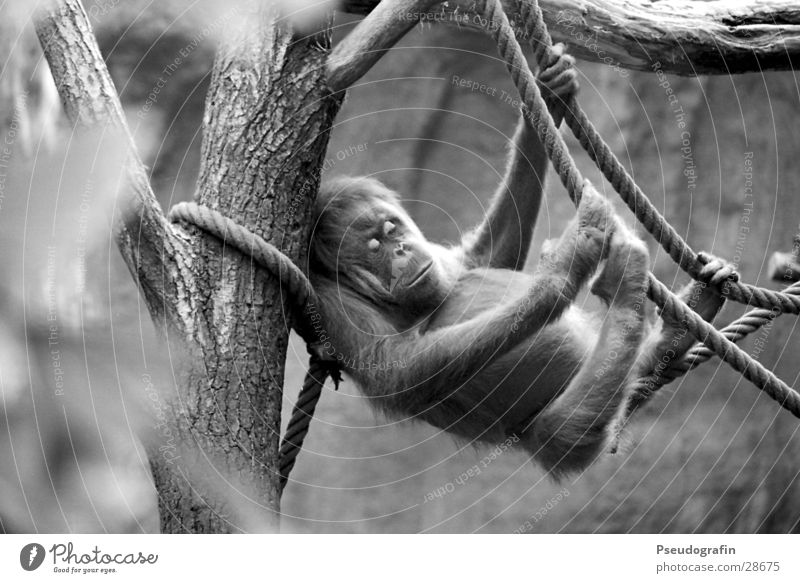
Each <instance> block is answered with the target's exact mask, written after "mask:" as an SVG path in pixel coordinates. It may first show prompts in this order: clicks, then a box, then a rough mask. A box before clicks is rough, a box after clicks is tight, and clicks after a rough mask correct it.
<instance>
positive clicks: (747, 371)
mask: <svg viewBox="0 0 800 583" xmlns="http://www.w3.org/2000/svg"><path fill="white" fill-rule="evenodd" d="M523 5H524V6H525V7H526V8H527V7H533V8H534V9H535V11H538V19H539V20H541V21H542V25H543V24H544V21H543V20H542V19H541V12H540V11H539V8H538V5H537V4H536V3H535V2H533V1H527V2H523ZM526 15H527V18H526V21H527V22H529V23H530V22H533V25H534V26H532V27H531V30H530V33H531V34H537V33H538V34H546V27H544V26H542V27H540V28H541V30H535V28H536V27H535V25H536V24H537V23H536V18H531V15H530V13H529V12H528V11H526ZM483 16H484V17H485V18H486V20H487V21H489V22H490V23H491V25H490V29H491V33H492V37H493V38H494V40H495V42H496V43H497V46H498V50H499V52H500V54H501V56H502V57H503V59H504V60H505V62H506V66H507V68H508V71H509V73H510V74H511V78H512V80H513V82H514V85H515V86H516V87H517V90H518V91H519V94H520V96H521V97H522V101H523V103H524V108H523V112H524V113H525V114H527V115H529V117H530V120H531V123H532V126H533V127H534V129H535V130H536V132H537V134H538V135H539V139H540V140H541V142H542V144H544V148H545V151H546V152H547V154H548V156H549V158H550V160H551V162H552V164H553V167H554V168H555V170H556V172H557V173H558V175H559V178H560V179H561V182H562V184H564V186H565V188H566V189H567V192H568V193H569V196H570V198H571V199H572V201H573V202H574V203H575V204H576V205H577V204H578V203H579V202H580V194H579V193H578V191H579V189H580V188H581V187H582V184H583V180H582V178H581V174H580V171H579V170H578V168H577V165H576V163H575V160H574V159H572V157H571V156H570V155H569V152H568V149H567V146H566V143H565V142H564V139H563V138H562V137H561V135H560V134H559V132H558V129H557V128H556V126H555V123H554V122H553V120H552V117H551V116H550V114H549V112H548V107H547V104H546V102H545V101H544V99H543V97H542V95H541V92H540V91H539V88H538V87H537V84H536V80H535V78H534V76H533V73H532V72H531V70H530V67H529V66H528V63H527V61H526V59H525V57H524V54H523V52H522V47H520V45H519V43H518V42H517V39H516V37H515V33H514V30H513V29H512V28H511V25H510V23H509V21H508V17H507V16H506V14H505V12H504V11H503V7H502V5H501V4H500V2H499V0H487V1H486V4H485V6H484V14H483ZM534 16H536V15H534ZM540 38H541V39H542V44H543V45H544V50H542V49H541V48H537V54H538V56H539V58H540V59H542V60H541V61H540V66H542V65H544V64H545V63H546V62H547V61H545V59H547V60H549V59H551V58H552V49H551V48H550V45H551V43H552V41H550V37H549V35H547V36H546V37H544V36H542V37H540ZM548 41H550V42H548ZM577 111H580V108H579V106H578V104H577V101H576V100H575V99H574V98H573V99H571V100H570V102H569V103H567V104H566V111H565V119H567V120H568V121H569V119H570V118H574V119H575V120H578V121H581V122H582V121H583V118H585V115H582V116H581V119H579V118H578V117H576V112H577ZM585 121H586V122H588V119H585ZM572 125H573V124H571V125H570V127H571V128H572ZM585 125H587V124H584V123H581V124H580V128H572V129H573V131H578V133H577V134H576V136H577V135H579V134H582V133H583V132H581V131H580V129H581V128H583V127H584V126H585ZM588 125H589V126H590V125H591V124H588ZM592 129H593V128H592ZM580 139H581V138H580V137H579V140H580ZM584 142H585V145H584V147H585V148H586V149H587V152H589V154H590V155H593V153H594V152H597V151H598V150H603V151H608V153H609V154H610V156H609V157H600V158H598V157H597V156H596V155H594V156H593V159H594V160H595V162H598V166H601V165H602V167H601V170H603V173H604V174H605V175H606V177H607V178H609V177H610V178H609V181H610V182H611V183H612V185H613V186H614V187H615V189H617V190H620V191H621V194H623V198H624V196H625V194H624V193H623V192H622V191H625V192H626V193H627V195H628V196H629V199H628V200H626V203H627V204H628V206H629V207H630V208H631V210H633V212H634V214H636V216H637V218H638V219H639V220H640V221H642V223H643V224H644V225H645V227H647V228H648V231H650V232H651V233H652V234H653V235H654V236H656V238H657V239H658V240H659V242H660V243H661V244H662V245H663V246H664V247H665V249H666V250H667V251H668V252H669V253H670V256H671V257H673V259H675V260H676V262H678V263H679V264H680V265H681V267H684V268H685V269H686V270H687V272H689V273H690V275H692V277H694V278H695V279H697V278H698V277H699V276H700V273H701V271H702V267H703V265H702V263H701V262H700V261H699V259H698V257H697V254H696V253H694V252H693V251H692V250H691V248H690V247H689V246H688V245H687V244H686V243H685V241H683V240H682V239H681V238H680V237H679V236H678V235H677V232H675V230H674V229H672V227H671V226H670V225H669V224H668V223H667V222H666V220H664V218H663V217H662V216H661V215H660V214H659V213H658V211H657V210H656V209H655V207H653V206H652V204H650V201H649V200H648V199H647V197H646V196H645V195H644V193H643V192H642V191H641V190H640V189H638V187H637V186H636V184H635V183H634V182H633V179H632V178H631V177H630V176H629V175H628V174H627V172H626V171H625V169H624V168H623V167H622V165H621V164H620V163H619V161H618V160H616V157H614V155H613V153H612V152H611V150H610V148H608V146H607V145H606V144H605V142H604V141H603V140H602V137H601V136H600V135H599V134H597V132H596V130H595V131H594V133H587V134H586V136H584V139H583V141H582V144H583V143H584ZM611 178H613V180H611ZM673 234H674V236H673ZM648 280H649V282H648V283H649V287H648V297H649V298H650V299H651V300H652V301H653V302H654V303H655V304H656V305H657V306H659V307H660V308H661V310H662V314H663V313H667V314H669V315H670V316H672V317H673V318H675V319H677V320H679V321H682V322H684V323H685V325H686V327H687V328H688V330H689V331H690V332H691V333H692V334H693V335H694V336H695V337H696V338H697V339H698V340H700V341H701V342H703V343H704V344H705V345H706V346H707V347H708V348H709V349H711V350H713V351H714V352H715V353H716V354H717V355H718V356H719V357H720V358H722V359H723V360H724V361H725V362H727V363H728V364H730V365H731V366H732V367H733V368H734V369H736V370H737V371H738V372H740V373H741V374H742V375H743V376H744V377H745V378H747V379H748V380H749V381H751V382H752V383H753V384H754V385H755V386H756V387H758V388H759V389H760V390H762V391H764V392H766V393H767V394H768V395H770V396H771V397H772V398H773V399H775V400H776V401H777V402H778V403H780V404H781V406H783V407H784V408H786V409H787V410H789V411H791V412H792V413H793V414H794V415H795V416H797V417H800V394H798V393H797V392H795V391H794V390H793V389H792V388H791V387H789V386H788V385H787V384H786V383H784V382H783V381H781V380H780V379H778V378H777V377H776V376H775V375H774V374H773V373H772V372H770V371H769V370H767V369H766V368H765V367H764V366H763V365H761V363H759V362H757V361H756V360H755V359H753V358H751V357H750V356H749V355H747V353H745V352H744V351H743V350H742V349H740V348H739V347H738V346H736V345H735V344H734V343H733V342H731V341H730V340H728V339H727V338H726V337H725V336H723V335H722V334H721V333H720V332H719V331H718V330H716V329H715V328H714V327H713V326H711V325H710V324H709V323H708V322H706V321H705V320H703V319H702V318H701V317H700V316H699V315H698V314H697V313H696V312H694V311H693V310H692V309H691V308H689V306H687V305H686V304H685V303H684V302H683V301H681V300H680V298H678V297H677V296H676V295H675V294H673V293H672V292H670V291H669V290H668V289H667V288H666V287H664V285H663V284H662V283H661V282H659V281H658V280H657V279H656V278H655V277H654V276H653V274H652V273H650V274H649V278H648ZM723 287H724V289H723V291H724V292H725V293H726V295H727V296H728V297H730V298H732V299H737V300H739V301H744V302H745V303H750V304H752V305H755V306H757V307H764V308H777V309H780V310H781V311H786V312H792V313H798V311H800V298H798V297H793V296H789V295H786V294H780V293H777V292H772V291H771V290H763V289H761V288H755V287H754V286H746V285H744V284H740V283H739V282H736V281H731V280H729V281H728V283H727V284H726V285H725V286H723Z"/></svg>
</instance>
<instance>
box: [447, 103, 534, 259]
mask: <svg viewBox="0 0 800 583" xmlns="http://www.w3.org/2000/svg"><path fill="white" fill-rule="evenodd" d="M546 171H547V156H546V155H545V151H544V148H543V147H542V144H541V142H540V141H539V138H538V136H537V135H536V131H535V130H534V129H533V128H532V127H531V126H530V125H529V124H528V123H527V122H526V121H525V120H524V118H521V119H520V121H519V123H518V125H517V130H516V132H515V134H514V144H513V146H512V148H511V153H510V157H509V161H508V166H507V168H506V173H505V176H504V178H503V181H502V183H501V184H500V186H499V187H498V189H497V191H496V192H495V194H494V196H493V197H492V202H491V206H490V207H489V211H488V213H487V214H486V218H485V219H484V221H483V223H481V225H480V226H479V227H478V228H477V229H476V230H475V231H474V232H473V233H471V234H470V235H468V236H467V238H466V239H465V241H464V244H463V245H464V251H465V254H466V256H467V258H468V259H469V260H470V261H471V262H472V263H473V264H475V265H479V266H486V267H494V268H505V269H514V270H516V271H519V270H521V269H522V268H523V267H524V266H525V260H526V259H527V257H528V249H529V248H530V245H531V239H532V237H533V229H534V227H535V226H536V218H537V217H538V215H539V206H540V204H541V200H542V192H543V190H544V177H545V172H546Z"/></svg>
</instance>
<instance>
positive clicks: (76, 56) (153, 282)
mask: <svg viewBox="0 0 800 583" xmlns="http://www.w3.org/2000/svg"><path fill="white" fill-rule="evenodd" d="M34 24H35V28H36V34H37V36H38V37H39V42H40V43H41V45H42V50H43V51H44V55H45V58H46V59H47V63H48V64H49V65H50V70H51V72H52V74H53V80H54V81H55V84H56V87H57V88H58V92H59V95H60V96H61V101H62V103H63V105H64V110H65V112H66V114H67V117H68V118H69V119H70V121H72V122H73V123H74V124H75V125H77V126H80V127H82V128H85V129H90V130H97V131H98V132H107V131H109V129H110V130H112V131H115V132H117V133H118V134H119V135H120V137H121V138H122V139H123V141H124V144H123V147H124V148H125V150H126V152H125V173H126V177H127V185H126V187H127V188H128V190H127V191H125V192H124V193H123V195H122V196H121V199H120V202H121V205H120V211H121V212H120V213H119V214H115V216H114V232H115V236H116V238H117V243H118V246H119V249H120V252H121V253H122V256H123V258H124V260H125V262H126V264H127V265H128V268H129V269H130V270H131V273H132V274H133V275H134V277H135V278H136V280H137V282H138V283H139V284H140V286H141V288H142V290H143V292H144V294H145V298H146V300H147V302H148V307H150V309H151V313H152V314H153V316H154V321H155V322H156V323H157V324H158V323H159V322H160V321H162V318H159V317H158V316H163V315H164V308H165V306H167V305H168V302H166V301H165V298H166V297H168V295H167V294H165V289H164V287H165V282H164V273H166V272H167V270H168V269H170V267H171V266H169V265H166V264H165V262H164V261H165V260H164V258H165V257H167V258H168V257H170V256H171V255H172V254H171V253H165V250H167V251H168V250H169V248H170V247H171V246H172V245H173V244H174V243H175V241H174V238H173V237H170V236H169V235H170V234H171V228H170V227H169V224H168V223H167V220H166V218H165V217H164V215H163V213H162V212H161V208H160V207H159V204H158V201H157V199H156V197H155V194H154V193H153V191H152V189H151V187H150V181H149V179H148V177H147V171H146V170H145V167H144V165H143V164H142V161H141V159H140V158H139V155H138V153H137V151H136V147H135V145H134V142H133V137H132V136H131V133H130V130H129V129H128V125H127V123H126V121H125V116H124V114H123V112H122V105H121V103H120V101H119V97H118V95H117V92H116V89H115V88H114V84H113V82H112V81H111V77H110V75H109V74H108V69H107V68H106V65H105V62H104V61H103V57H102V55H101V54H100V49H99V48H98V46H97V41H96V39H95V36H94V33H93V32H92V27H91V24H90V23H89V19H88V18H87V15H86V12H85V11H84V9H83V6H82V5H81V3H80V1H79V0H60V1H57V0H49V1H47V2H43V3H42V5H41V7H40V8H39V10H38V11H37V13H36V17H35V21H34Z"/></svg>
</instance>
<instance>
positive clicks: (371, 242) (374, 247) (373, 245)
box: [367, 239, 381, 251]
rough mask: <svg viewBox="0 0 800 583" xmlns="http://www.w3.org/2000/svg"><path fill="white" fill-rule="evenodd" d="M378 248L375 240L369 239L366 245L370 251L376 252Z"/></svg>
mask: <svg viewBox="0 0 800 583" xmlns="http://www.w3.org/2000/svg"><path fill="white" fill-rule="evenodd" d="M380 246H381V244H380V242H379V241H378V240H377V239H370V240H369V243H367V247H369V250H370V251H377V250H378V248H379V247H380Z"/></svg>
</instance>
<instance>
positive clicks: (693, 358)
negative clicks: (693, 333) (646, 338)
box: [629, 281, 800, 414]
mask: <svg viewBox="0 0 800 583" xmlns="http://www.w3.org/2000/svg"><path fill="white" fill-rule="evenodd" d="M783 293H785V294H789V295H792V296H800V281H798V282H795V283H793V284H792V285H790V286H789V287H787V288H785V289H784V290H783ZM780 315H781V312H780V311H778V310H765V309H763V308H756V309H754V310H750V311H749V312H747V313H746V314H745V315H743V316H742V317H740V318H738V319H736V320H734V321H733V322H731V323H730V324H728V325H727V326H725V327H724V328H722V329H721V330H720V333H721V334H722V335H723V336H725V338H727V339H728V340H730V341H731V342H739V341H740V340H742V339H744V338H745V337H747V336H749V335H750V334H752V333H753V332H755V331H757V330H759V329H760V328H761V327H762V326H766V325H768V324H769V323H770V322H772V321H773V320H775V318H777V317H778V316H780ZM714 354H715V352H714V351H713V350H711V349H710V348H708V347H707V346H706V345H704V344H696V345H695V346H693V347H692V348H691V349H690V350H689V351H688V352H687V353H686V354H684V355H683V356H682V357H681V358H679V359H677V360H675V361H674V362H671V363H669V366H667V367H666V368H665V369H664V370H662V371H659V372H656V373H653V374H650V375H648V376H645V377H642V378H639V379H637V380H636V381H635V382H634V383H633V390H634V397H633V399H632V400H631V404H630V408H629V414H630V413H632V412H633V411H635V410H636V409H638V408H639V407H641V406H642V405H643V404H644V403H646V402H647V401H648V400H649V399H650V397H652V395H653V394H654V393H655V392H656V391H658V390H659V389H660V388H661V387H663V386H664V385H668V384H669V383H671V382H672V381H674V380H675V379H677V378H680V377H681V376H683V375H685V374H686V373H687V372H689V371H691V370H694V369H695V368H697V367H698V366H700V365H701V364H703V363H704V362H707V361H708V360H709V359H711V358H712V357H713V356H714Z"/></svg>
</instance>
